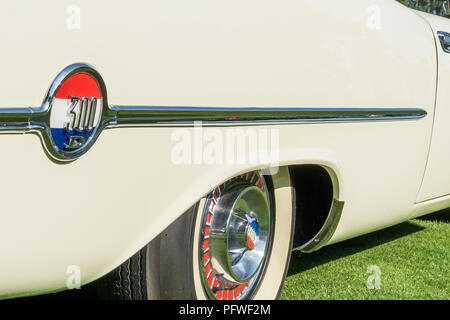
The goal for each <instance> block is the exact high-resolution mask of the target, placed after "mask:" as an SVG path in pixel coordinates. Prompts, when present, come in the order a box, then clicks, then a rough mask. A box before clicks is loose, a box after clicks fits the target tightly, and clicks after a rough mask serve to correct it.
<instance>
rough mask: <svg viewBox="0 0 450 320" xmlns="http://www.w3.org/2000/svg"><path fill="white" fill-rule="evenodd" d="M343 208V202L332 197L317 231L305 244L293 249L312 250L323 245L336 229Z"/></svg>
mask: <svg viewBox="0 0 450 320" xmlns="http://www.w3.org/2000/svg"><path fill="white" fill-rule="evenodd" d="M343 209H344V202H343V201H339V200H336V199H333V201H332V204H331V208H330V213H329V214H328V217H327V219H326V220H325V223H324V224H323V226H322V228H321V229H320V230H319V232H318V233H317V234H316V235H315V236H314V237H313V238H312V239H311V240H309V241H308V242H306V243H305V244H303V245H301V246H299V247H296V248H294V249H293V251H302V252H312V251H316V250H318V249H320V248H321V247H323V246H324V245H325V244H326V243H327V242H328V241H329V240H330V239H331V237H332V236H333V234H334V232H335V231H336V228H337V226H338V224H339V220H340V219H341V215H342V210H343Z"/></svg>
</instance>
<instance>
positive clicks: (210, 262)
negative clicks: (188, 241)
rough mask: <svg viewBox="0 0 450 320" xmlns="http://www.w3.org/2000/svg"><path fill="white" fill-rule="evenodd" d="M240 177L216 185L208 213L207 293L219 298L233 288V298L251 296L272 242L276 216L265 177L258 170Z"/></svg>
mask: <svg viewBox="0 0 450 320" xmlns="http://www.w3.org/2000/svg"><path fill="white" fill-rule="evenodd" d="M240 178H241V179H237V180H235V181H231V182H230V183H229V184H228V185H222V186H221V187H219V188H217V189H216V190H214V191H213V192H212V194H211V195H210V197H209V199H208V202H207V204H206V209H205V213H204V219H203V225H202V235H201V236H202V238H203V239H202V240H203V241H202V243H201V247H202V248H201V250H202V253H203V254H202V255H203V259H201V261H200V262H201V267H202V268H203V269H204V273H203V282H204V285H205V287H206V290H207V291H208V293H209V296H210V297H214V296H215V297H216V298H219V299H220V298H221V296H223V295H225V294H227V295H228V296H230V290H231V291H233V292H232V294H231V296H232V298H233V299H235V298H239V299H241V298H244V297H245V296H247V295H248V292H249V291H251V290H250V289H251V287H253V286H254V284H255V278H256V277H257V275H258V274H259V273H260V270H261V266H262V264H263V263H264V261H265V259H266V256H267V251H268V247H269V246H268V243H269V239H270V229H271V223H272V221H271V220H272V218H271V209H270V204H269V197H268V192H267V187H266V185H265V182H264V180H263V178H262V177H261V176H260V175H259V174H257V173H252V174H250V176H249V175H245V178H246V181H245V180H244V181H243V180H242V177H240ZM218 292H221V293H222V295H220V294H218ZM244 293H245V294H244ZM228 298H229V297H228Z"/></svg>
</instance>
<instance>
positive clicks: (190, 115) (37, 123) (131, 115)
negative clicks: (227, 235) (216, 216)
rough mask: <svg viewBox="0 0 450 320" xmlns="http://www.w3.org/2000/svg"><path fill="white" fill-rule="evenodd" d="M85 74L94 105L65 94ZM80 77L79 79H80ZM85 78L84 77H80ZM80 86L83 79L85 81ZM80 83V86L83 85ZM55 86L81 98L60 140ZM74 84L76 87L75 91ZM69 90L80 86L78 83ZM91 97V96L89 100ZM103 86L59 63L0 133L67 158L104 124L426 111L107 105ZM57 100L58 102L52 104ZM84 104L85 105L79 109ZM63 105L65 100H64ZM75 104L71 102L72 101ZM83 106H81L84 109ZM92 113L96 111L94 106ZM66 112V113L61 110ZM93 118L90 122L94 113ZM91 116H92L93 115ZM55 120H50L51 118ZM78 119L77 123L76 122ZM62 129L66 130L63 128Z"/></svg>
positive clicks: (0, 113) (4, 120)
mask: <svg viewBox="0 0 450 320" xmlns="http://www.w3.org/2000/svg"><path fill="white" fill-rule="evenodd" d="M83 75H84V76H88V77H90V79H91V80H89V81H93V82H94V83H96V85H97V86H98V92H99V97H98V98H101V103H99V106H97V97H95V96H92V95H90V96H89V97H86V96H85V97H78V94H68V93H67V92H65V91H64V89H62V88H64V86H65V85H66V86H67V83H69V82H70V81H72V80H73V79H74V78H75V77H77V76H83ZM78 81H80V80H78ZM81 81H88V80H81ZM83 83H84V84H83V86H84V87H86V86H87V84H86V83H85V82H83ZM83 86H82V87H83ZM58 90H61V91H63V92H64V93H65V96H64V99H68V100H67V101H69V102H70V101H72V102H73V101H79V100H80V101H84V102H85V103H86V104H84V102H83V104H82V107H81V108H82V109H80V110H79V112H80V114H78V115H77V114H76V113H75V112H74V110H69V111H70V113H71V115H69V114H66V115H65V117H72V118H71V120H70V121H69V122H68V123H65V124H64V126H62V125H61V124H59V126H58V127H56V129H58V130H62V132H63V133H62V135H63V137H65V138H67V139H69V140H70V141H69V142H65V143H64V142H61V141H60V140H61V139H60V137H59V136H58V139H56V140H57V141H56V140H55V137H54V136H53V134H54V133H53V132H54V129H55V128H53V127H52V125H53V126H55V124H54V121H53V120H52V119H54V118H55V116H53V118H52V112H54V114H57V113H59V114H60V113H61V111H58V110H59V109H58V107H59V108H60V107H61V106H60V105H58V102H55V101H56V100H58V99H57V94H58V92H59V91H58ZM77 90H78V91H77ZM77 90H75V91H73V90H72V92H75V93H77V92H81V91H80V89H77ZM89 99H91V101H92V102H94V106H93V108H94V109H93V110H97V109H98V110H99V112H98V115H90V116H89V121H88V122H89V123H88V124H89V125H88V126H84V122H83V128H82V130H81V131H80V130H78V131H77V132H75V131H74V129H76V128H78V129H80V128H79V127H80V126H79V125H78V126H76V127H74V126H73V125H70V123H71V122H80V119H79V118H80V117H83V115H84V117H85V114H86V112H87V111H86V110H87V108H88V105H91V103H90V102H89ZM92 99H94V100H92ZM107 101H108V100H107V91H106V86H105V83H104V81H103V79H102V77H101V75H100V74H99V73H98V72H97V71H96V70H95V69H94V68H93V67H91V66H90V65H88V64H84V63H76V64H72V65H70V66H68V67H66V68H65V69H63V70H62V71H61V72H60V73H59V74H58V75H57V76H56V78H55V80H54V81H53V83H52V84H51V86H50V88H49V90H48V92H47V95H46V97H45V99H44V102H43V104H42V106H41V107H39V108H31V107H30V108H3V109H0V133H28V132H30V133H37V134H38V135H39V136H40V137H41V139H42V141H43V145H44V146H45V149H46V151H47V153H48V155H50V157H51V159H52V160H55V161H57V162H68V161H73V160H75V159H77V158H79V157H80V156H81V155H83V154H84V153H86V152H87V151H88V150H89V148H90V147H91V146H92V145H93V143H94V142H95V141H96V140H97V138H98V136H99V135H100V133H101V132H102V131H103V129H106V128H112V127H124V126H193V125H195V124H196V123H201V124H202V125H203V126H226V125H231V126H239V125H280V124H297V123H315V122H344V121H389V120H413V119H421V118H423V117H425V116H426V114H427V112H426V111H425V110H423V109H419V108H296V107H292V108H286V107H284V108H282V107H279V108H278V107H267V108H241V107H237V108H230V107H226V108H224V107H168V106H167V107H166V106H164V107H163V106H116V105H113V106H109V105H108V102H107ZM55 104H56V105H55ZM83 106H84V109H83ZM65 107H67V106H65ZM74 107H75V105H74ZM83 110H84V111H83ZM94 113H95V111H94ZM77 116H78V118H76V119H77V120H76V121H75V118H73V117H77ZM63 117H64V113H63ZM92 117H94V118H96V119H97V120H96V123H95V125H93V121H94V118H92ZM91 118H92V119H91ZM52 123H53V124H52ZM78 124H79V123H78ZM64 130H65V131H64ZM74 135H75V136H74Z"/></svg>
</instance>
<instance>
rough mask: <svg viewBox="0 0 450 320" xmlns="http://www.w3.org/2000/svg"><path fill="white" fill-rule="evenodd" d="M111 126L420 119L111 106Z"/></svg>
mask: <svg viewBox="0 0 450 320" xmlns="http://www.w3.org/2000/svg"><path fill="white" fill-rule="evenodd" d="M110 109H111V111H113V112H114V114H115V121H114V122H111V123H110V125H115V126H157V125H187V126H191V125H194V124H195V122H197V121H198V122H200V121H201V123H202V125H209V126H210V125H233V126H236V125H279V124H295V123H311V122H342V121H369V120H370V121H374V120H384V121H386V120H408V119H420V118H423V117H425V116H426V115H427V112H426V111H425V110H423V109H419V108H295V107H293V108H278V107H267V108H220V107H156V106H154V107H152V106H148V107H146V106H111V107H110Z"/></svg>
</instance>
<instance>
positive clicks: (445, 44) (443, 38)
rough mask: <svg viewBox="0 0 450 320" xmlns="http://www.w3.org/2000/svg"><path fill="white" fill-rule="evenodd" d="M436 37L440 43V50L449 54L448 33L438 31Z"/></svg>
mask: <svg viewBox="0 0 450 320" xmlns="http://www.w3.org/2000/svg"><path fill="white" fill-rule="evenodd" d="M437 36H438V38H439V41H440V42H441V46H442V50H444V52H446V53H450V33H448V32H445V31H438V32H437Z"/></svg>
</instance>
